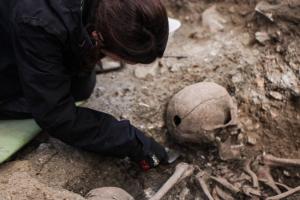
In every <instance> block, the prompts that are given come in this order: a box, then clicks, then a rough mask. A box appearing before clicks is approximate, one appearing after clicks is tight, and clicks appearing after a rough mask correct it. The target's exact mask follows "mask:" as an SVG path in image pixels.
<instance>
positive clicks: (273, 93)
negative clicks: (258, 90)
mask: <svg viewBox="0 0 300 200" xmlns="http://www.w3.org/2000/svg"><path fill="white" fill-rule="evenodd" d="M269 94H270V96H271V97H272V98H274V99H276V100H279V101H282V100H283V96H282V94H280V93H279V92H275V91H271V92H270V93H269Z"/></svg>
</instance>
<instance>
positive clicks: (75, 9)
mask: <svg viewBox="0 0 300 200" xmlns="http://www.w3.org/2000/svg"><path fill="white" fill-rule="evenodd" d="M15 2H16V3H15V5H14V11H13V13H14V16H13V21H14V23H25V24H29V25H32V26H40V27H42V28H44V29H45V30H46V31H47V32H49V33H52V34H55V35H63V34H65V33H67V32H70V31H72V30H73V29H76V27H77V26H78V24H80V19H81V13H80V0H73V1H72V0H17V1H15Z"/></svg>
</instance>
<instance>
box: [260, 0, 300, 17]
mask: <svg viewBox="0 0 300 200" xmlns="http://www.w3.org/2000/svg"><path fill="white" fill-rule="evenodd" d="M299 6H300V2H299V1H298V0H293V1H290V2H289V1H281V3H280V4H270V3H268V2H267V1H261V2H259V3H258V4H257V5H256V7H255V11H256V12H258V13H260V14H262V15H263V16H265V17H266V18H267V19H269V20H270V21H272V22H274V21H275V20H274V19H276V18H283V19H286V20H288V21H291V22H294V23H299V20H300V16H299V13H298V12H299Z"/></svg>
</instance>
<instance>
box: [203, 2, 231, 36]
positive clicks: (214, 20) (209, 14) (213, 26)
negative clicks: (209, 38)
mask: <svg viewBox="0 0 300 200" xmlns="http://www.w3.org/2000/svg"><path fill="white" fill-rule="evenodd" d="M202 23H203V25H204V26H206V27H208V28H209V30H210V31H211V32H213V33H215V32H218V31H222V30H224V28H225V27H224V25H223V24H225V23H226V20H225V19H224V18H223V17H222V16H221V14H220V13H219V12H218V11H217V8H216V5H213V6H211V7H209V8H208V9H206V10H205V11H204V12H203V14H202Z"/></svg>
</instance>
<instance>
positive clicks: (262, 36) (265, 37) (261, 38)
mask: <svg viewBox="0 0 300 200" xmlns="http://www.w3.org/2000/svg"><path fill="white" fill-rule="evenodd" d="M255 39H256V40H257V41H258V42H259V43H260V44H262V45H265V44H266V42H267V41H269V40H270V39H271V38H270V36H269V34H268V33H267V32H256V33H255Z"/></svg>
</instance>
